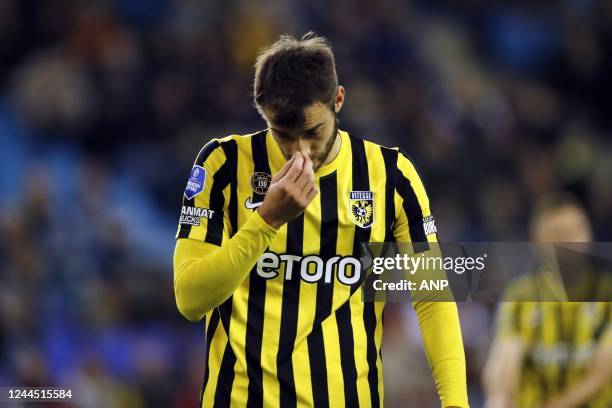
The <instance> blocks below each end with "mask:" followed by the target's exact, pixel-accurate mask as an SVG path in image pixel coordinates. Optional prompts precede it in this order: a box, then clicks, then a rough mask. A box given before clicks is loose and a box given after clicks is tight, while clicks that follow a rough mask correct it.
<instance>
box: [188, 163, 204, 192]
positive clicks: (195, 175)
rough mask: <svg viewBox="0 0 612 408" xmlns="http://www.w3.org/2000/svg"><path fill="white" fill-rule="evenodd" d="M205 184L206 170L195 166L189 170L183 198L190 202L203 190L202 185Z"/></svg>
mask: <svg viewBox="0 0 612 408" xmlns="http://www.w3.org/2000/svg"><path fill="white" fill-rule="evenodd" d="M205 182H206V169H205V168H204V167H202V166H198V165H195V166H193V168H192V169H191V173H190V174H189V180H187V187H185V197H186V198H187V199H188V200H191V199H192V198H193V197H195V196H197V195H198V194H200V193H201V192H202V190H204V183H205Z"/></svg>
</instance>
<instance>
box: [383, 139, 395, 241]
mask: <svg viewBox="0 0 612 408" xmlns="http://www.w3.org/2000/svg"><path fill="white" fill-rule="evenodd" d="M380 151H381V153H382V157H383V161H384V163H385V173H386V174H387V179H386V180H385V242H393V241H395V238H394V236H393V225H394V223H395V200H394V197H395V176H396V170H395V169H397V150H393V149H388V148H386V147H382V146H381V147H380Z"/></svg>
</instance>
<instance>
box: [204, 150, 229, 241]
mask: <svg viewBox="0 0 612 408" xmlns="http://www.w3.org/2000/svg"><path fill="white" fill-rule="evenodd" d="M229 166H230V164H229V162H228V161H226V162H225V163H223V166H221V168H220V169H219V170H217V172H216V173H215V175H214V176H213V184H212V187H211V189H210V208H219V209H222V208H224V205H225V197H224V196H223V190H224V189H225V187H227V185H228V184H229V182H230V176H229ZM223 218H224V211H223V210H216V211H215V214H214V216H213V217H212V218H211V219H210V220H209V221H208V228H207V229H206V238H204V242H208V243H209V244H214V245H218V246H221V243H222V241H223Z"/></svg>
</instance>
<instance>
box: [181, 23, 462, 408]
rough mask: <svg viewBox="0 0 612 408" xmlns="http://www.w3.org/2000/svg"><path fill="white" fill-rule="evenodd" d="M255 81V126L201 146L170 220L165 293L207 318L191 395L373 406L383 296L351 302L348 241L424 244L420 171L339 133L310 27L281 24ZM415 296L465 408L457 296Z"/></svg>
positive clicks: (334, 82)
mask: <svg viewBox="0 0 612 408" xmlns="http://www.w3.org/2000/svg"><path fill="white" fill-rule="evenodd" d="M254 93H255V104H256V106H257V109H258V110H259V112H260V113H261V115H262V117H263V118H264V119H265V121H266V123H267V125H268V128H267V129H266V130H263V131H260V132H257V133H254V134H250V135H244V136H239V135H232V136H228V137H225V138H222V139H214V140H212V141H211V142H209V143H207V144H206V145H205V146H204V147H203V148H202V150H201V151H200V153H199V154H198V155H197V158H196V161H195V163H194V167H193V169H192V171H191V173H190V177H189V181H188V184H187V188H186V190H185V193H184V198H183V207H182V212H181V219H180V225H179V229H178V232H177V243H176V249H175V255H174V268H175V269H174V270H175V275H174V289H175V294H176V301H177V306H178V308H179V310H180V312H181V313H182V314H183V315H184V316H185V317H186V318H187V319H189V320H190V321H193V322H197V321H199V320H201V319H203V318H204V319H205V322H206V348H207V364H206V374H205V379H204V384H203V389H202V404H203V405H204V406H213V405H214V406H229V405H234V404H241V405H243V404H247V405H248V406H249V407H257V406H271V407H272V406H281V407H295V406H296V405H299V406H318V407H325V406H332V407H341V406H348V407H355V406H382V405H383V378H382V361H381V354H380V347H381V340H382V312H383V308H384V303H382V302H379V303H364V302H362V300H361V294H360V293H359V287H360V286H361V284H362V283H363V281H364V278H365V271H362V270H361V266H360V263H359V260H358V258H359V250H360V243H362V242H385V241H398V242H422V243H425V246H428V243H431V242H436V241H437V236H436V233H435V228H431V227H432V226H433V218H432V216H431V213H430V209H429V200H428V198H427V195H426V193H425V189H424V187H423V184H422V182H421V180H420V178H419V176H418V174H417V172H416V170H415V168H414V166H413V164H412V163H411V161H410V160H409V159H408V158H407V156H405V155H404V154H403V153H401V152H399V151H398V149H389V148H385V147H382V146H379V145H377V144H375V143H372V142H369V141H364V140H362V139H360V138H357V137H354V136H353V135H349V134H348V133H347V132H345V131H342V130H339V128H338V125H339V121H338V116H337V115H338V112H339V111H340V109H341V107H342V105H343V103H344V98H345V90H344V88H343V87H342V86H339V85H338V79H337V74H336V70H335V63H334V57H333V54H332V51H331V48H330V47H329V45H328V44H327V42H326V41H325V40H324V39H323V38H320V37H316V36H314V35H313V34H308V35H306V36H305V37H303V38H302V39H301V40H296V39H294V38H292V37H289V36H283V37H281V38H280V40H279V41H277V42H276V43H275V44H273V45H272V46H271V47H269V48H268V49H267V50H265V51H264V52H263V53H262V54H261V55H260V56H259V58H258V60H257V63H256V73H255V83H254ZM414 307H415V310H416V313H417V315H418V318H419V322H420V326H421V332H422V335H423V340H424V344H425V349H426V352H427V356H428V361H429V362H430V365H431V369H432V372H433V375H434V377H435V380H436V385H437V388H438V393H439V396H440V398H441V401H442V405H443V406H444V407H450V406H461V407H467V406H468V402H467V391H466V378H465V357H464V352H463V344H462V339H461V331H460V327H459V319H458V314H457V308H456V305H455V304H454V303H452V302H447V303H442V302H439V303H433V302H427V303H426V302H416V301H415V302H414ZM389 358H393V356H389ZM406 369H407V370H409V369H410V367H406Z"/></svg>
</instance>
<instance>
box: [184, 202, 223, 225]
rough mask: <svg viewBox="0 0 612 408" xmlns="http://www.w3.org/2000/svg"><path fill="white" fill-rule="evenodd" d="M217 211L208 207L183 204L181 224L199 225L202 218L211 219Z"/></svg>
mask: <svg viewBox="0 0 612 408" xmlns="http://www.w3.org/2000/svg"><path fill="white" fill-rule="evenodd" d="M214 213H215V212H214V211H213V210H210V209H208V208H201V207H189V206H185V205H184V206H183V208H181V221H180V222H181V224H187V225H195V226H198V225H200V223H201V221H202V220H201V219H202V218H207V219H211V218H212V217H213V214H214Z"/></svg>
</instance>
